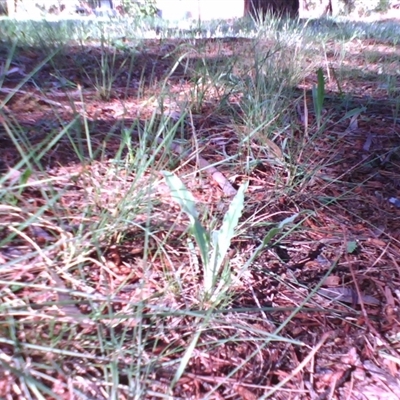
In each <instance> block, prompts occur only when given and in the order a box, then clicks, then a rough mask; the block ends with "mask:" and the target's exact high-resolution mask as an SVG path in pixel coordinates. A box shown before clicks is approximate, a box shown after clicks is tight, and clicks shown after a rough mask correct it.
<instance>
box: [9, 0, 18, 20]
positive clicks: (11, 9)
mask: <svg viewBox="0 0 400 400" xmlns="http://www.w3.org/2000/svg"><path fill="white" fill-rule="evenodd" d="M16 2H17V0H7V15H8V16H9V17H14V16H15V5H16Z"/></svg>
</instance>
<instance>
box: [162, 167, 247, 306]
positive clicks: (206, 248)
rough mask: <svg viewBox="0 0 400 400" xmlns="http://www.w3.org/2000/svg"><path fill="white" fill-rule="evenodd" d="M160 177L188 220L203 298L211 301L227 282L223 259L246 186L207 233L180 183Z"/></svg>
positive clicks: (168, 177) (194, 205) (172, 175)
mask: <svg viewBox="0 0 400 400" xmlns="http://www.w3.org/2000/svg"><path fill="white" fill-rule="evenodd" d="M163 175H164V177H165V180H166V182H167V184H168V186H169V188H170V190H171V194H172V198H173V199H174V200H175V201H177V202H178V204H179V205H180V207H181V209H182V211H183V212H184V213H185V214H186V215H187V216H188V217H189V220H190V233H191V234H192V235H193V237H194V239H195V241H196V243H197V246H198V248H199V251H200V256H201V260H202V263H203V277H204V292H205V295H206V298H211V297H213V298H214V299H215V296H216V295H217V294H218V293H221V292H223V291H224V289H226V285H227V284H229V282H230V273H229V271H228V268H229V266H228V265H227V264H226V263H225V257H226V255H227V253H228V250H229V246H230V244H231V241H232V238H233V237H234V235H235V232H236V228H237V225H238V223H239V218H240V216H241V215H242V210H243V204H244V193H245V191H246V189H247V186H248V185H247V183H246V184H244V185H242V186H241V187H240V188H239V191H238V193H237V194H236V196H235V197H234V199H233V200H232V203H231V204H230V206H229V209H228V211H227V213H226V214H225V216H224V219H223V221H222V226H221V228H220V229H219V230H213V231H212V232H209V231H207V230H206V229H205V228H204V227H203V226H202V225H201V223H200V220H199V214H198V211H197V209H196V202H195V199H194V197H193V195H192V194H191V193H190V192H189V190H187V188H186V187H185V185H184V184H183V182H182V181H181V180H180V179H179V178H178V177H177V176H176V175H174V174H172V173H170V172H167V171H164V172H163Z"/></svg>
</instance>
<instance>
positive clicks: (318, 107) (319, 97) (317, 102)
mask: <svg viewBox="0 0 400 400" xmlns="http://www.w3.org/2000/svg"><path fill="white" fill-rule="evenodd" d="M312 97H313V103H314V111H315V117H316V119H317V126H318V129H319V128H320V127H321V120H322V110H323V106H324V100H325V78H324V73H323V72H322V68H318V71H317V86H315V85H314V86H313V88H312Z"/></svg>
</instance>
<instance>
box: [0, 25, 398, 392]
mask: <svg viewBox="0 0 400 400" xmlns="http://www.w3.org/2000/svg"><path fill="white" fill-rule="evenodd" d="M339 30H340V27H339ZM278 42H279V43H278ZM10 43H11V42H3V44H2V45H0V59H3V60H4V63H3V64H2V65H3V71H5V72H3V74H2V77H1V81H0V101H1V103H0V122H1V124H0V149H1V150H0V163H1V164H0V172H1V176H0V241H1V242H0V300H1V301H0V310H1V312H0V314H1V315H2V316H1V317H0V398H4V399H12V398H20V399H28V398H46V399H47V398H60V399H67V398H68V399H80V398H82V399H83V398H90V399H111V398H115V399H117V398H118V399H133V398H138V399H139V398H146V399H157V398H171V399H205V398H207V399H244V400H253V399H258V398H274V399H285V400H286V399H313V400H315V399H318V400H323V399H368V400H370V399H397V398H400V395H399V393H400V373H399V369H400V354H399V349H400V312H399V302H400V125H399V118H400V116H399V112H400V83H399V81H398V76H399V69H400V47H399V45H398V44H396V43H394V42H393V41H392V40H390V39H383V38H381V37H374V36H373V35H372V34H371V35H369V36H368V37H367V38H366V37H357V34H356V33H355V34H354V36H353V37H352V38H350V39H343V38H341V39H337V37H333V38H328V39H326V40H325V41H323V42H318V41H315V42H312V40H311V39H309V42H307V39H304V42H303V44H302V45H301V46H304V49H303V48H302V47H301V46H300V47H296V46H297V45H296V44H293V42H290V41H288V42H287V43H284V44H283V42H282V41H280V40H278V39H276V38H273V37H269V36H268V35H267V34H265V35H264V36H262V35H260V36H259V37H258V38H257V39H244V38H242V39H234V38H227V39H218V40H216V39H187V40H183V39H171V38H170V39H154V40H145V41H144V40H136V41H134V40H133V41H129V40H128V39H126V38H122V39H120V40H119V42H118V43H114V45H113V46H103V45H100V44H99V42H98V41H96V40H87V42H86V43H85V44H84V45H81V44H79V45H78V44H75V43H67V44H66V45H63V46H60V47H59V48H57V47H56V48H55V50H54V48H53V50H54V54H51V51H53V50H52V49H51V48H50V47H48V48H46V50H44V49H43V48H41V47H40V46H38V45H35V46H21V47H20V46H19V45H18V44H17V45H16V46H15V47H12V46H11V45H10ZM293 46H294V47H293ZM11 49H12V50H11ZM271 49H272V50H271ZM269 52H270V53H269ZM285 52H286V53H285ZM260 54H264V55H267V56H268V57H270V58H268V57H266V58H263V60H264V62H265V64H268V63H270V62H273V63H275V64H274V66H272V64H268V65H269V68H276V69H275V70H273V73H270V71H268V70H266V69H263V68H264V66H263V65H260V64H259V63H258V62H252V60H258V58H257V57H258V56H259V55H260ZM299 54H300V55H301V68H300V70H299V71H300V72H301V73H302V74H298V75H296V79H294V80H295V83H293V80H292V79H289V78H288V79H287V80H285V78H282V76H285V75H284V73H285V72H284V71H283V70H284V69H285V68H286V67H287V68H288V69H290V68H289V67H290V63H291V62H292V61H293V60H294V59H293V60H292V59H291V58H290V57H298V56H299ZM275 56H276V57H275ZM232 60H235V61H234V62H233V61H232ZM271 60H272V61H271ZM282 60H283V61H282ZM8 61H10V62H9V63H8ZM294 62H295V61H293V63H294ZM279 63H281V64H279ZM284 63H287V65H286V64H284ZM6 66H7V69H5V67H6ZM257 68H259V69H257ZM318 68H322V69H321V71H322V72H323V75H324V80H325V82H324V85H323V88H321V81H320V80H319V78H318V74H317V70H318ZM297 72H298V71H297ZM280 73H282V74H283V75H282V76H281V75H279V74H280ZM260 74H261V76H262V77H261V78H260ZM274 74H277V75H274ZM0 75H1V74H0ZM275 77H276V79H275ZM273 85H275V86H273ZM318 88H319V89H320V93H322V94H323V104H322V103H320V99H319V98H318V94H317V92H318ZM320 106H322V107H320ZM204 161H205V162H206V164H204ZM207 163H208V164H207ZM209 164H210V165H212V166H214V167H215V168H216V170H217V171H215V170H213V172H214V174H211V175H210V174H208V173H207V169H208V167H209ZM162 171H171V172H174V173H175V174H176V175H177V176H179V177H180V179H181V180H182V181H183V182H184V184H185V185H186V188H187V190H188V191H189V192H190V193H191V194H192V196H193V198H194V199H195V202H196V205H197V208H198V211H199V214H200V221H201V224H202V225H203V226H204V227H205V228H206V230H207V231H208V232H210V234H211V236H212V232H214V233H215V232H216V231H217V229H219V228H221V224H222V221H223V217H224V215H227V213H228V209H229V206H230V205H231V204H232V202H233V200H232V199H233V196H234V194H235V193H236V191H237V190H238V189H239V188H240V186H241V185H243V184H248V187H247V190H246V193H245V198H244V203H243V210H242V212H241V215H240V219H239V222H238V224H237V226H235V227H234V235H233V237H232V240H231V241H230V243H229V251H228V252H227V254H226V255H225V258H224V260H225V261H224V264H223V267H221V269H220V270H219V271H214V272H215V275H214V279H215V282H214V283H215V285H214V286H213V293H212V296H207V293H206V294H205V292H204V287H205V286H204V285H205V283H204V281H205V274H206V271H205V269H204V268H205V266H204V262H205V260H204V259H202V258H201V256H200V255H199V252H198V251H199V249H198V247H197V246H196V242H195V240H194V239H193V231H192V230H190V226H191V225H190V224H191V219H190V218H188V217H187V214H185V213H184V212H182V209H181V207H179V205H178V203H177V202H176V201H175V200H176V198H175V197H174V196H173V195H172V194H171V191H170V187H169V186H168V185H167V184H166V182H165V180H164V176H165V175H163V174H162ZM215 174H217V175H218V176H220V175H221V176H223V177H225V178H226V179H227V181H223V180H222V184H221V180H220V179H217V180H215V179H214V178H215V177H216V175H215ZM274 229H275V230H274ZM225 233H226V232H225ZM272 233H273V234H272ZM268 235H270V236H268ZM266 237H268V238H269V239H268V241H266V240H265V238H266ZM206 240H208V239H206ZM209 240H212V239H209ZM213 245H214V246H215V242H213ZM260 246H261V247H260ZM200 247H201V246H200ZM212 248H213V246H210V248H209V250H210V251H212ZM259 249H261V250H260V251H259ZM253 255H256V256H254V257H253ZM249 260H251V262H249ZM224 274H227V275H224ZM226 276H228V278H227V277H226ZM39 394H40V395H41V396H43V397H40V395H39Z"/></svg>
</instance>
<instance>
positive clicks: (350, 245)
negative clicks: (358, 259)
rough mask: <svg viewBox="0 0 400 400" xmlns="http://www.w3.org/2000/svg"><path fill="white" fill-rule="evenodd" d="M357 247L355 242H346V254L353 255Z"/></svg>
mask: <svg viewBox="0 0 400 400" xmlns="http://www.w3.org/2000/svg"><path fill="white" fill-rule="evenodd" d="M357 247H358V245H357V242H356V241H354V240H353V241H351V242H347V249H346V250H347V253H349V254H351V253H354V252H355V251H356V249H357Z"/></svg>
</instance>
